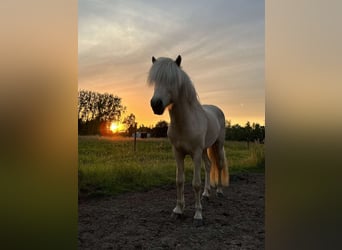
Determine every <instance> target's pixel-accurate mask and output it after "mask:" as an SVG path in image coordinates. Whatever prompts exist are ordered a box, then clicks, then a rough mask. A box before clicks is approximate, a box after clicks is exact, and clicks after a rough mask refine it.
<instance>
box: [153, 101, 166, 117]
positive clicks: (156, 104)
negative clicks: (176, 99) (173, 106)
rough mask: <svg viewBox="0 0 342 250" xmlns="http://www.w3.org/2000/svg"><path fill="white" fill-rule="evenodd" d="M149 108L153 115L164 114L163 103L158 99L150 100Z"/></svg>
mask: <svg viewBox="0 0 342 250" xmlns="http://www.w3.org/2000/svg"><path fill="white" fill-rule="evenodd" d="M151 107H152V110H153V113H155V114H156V115H162V114H163V113H164V109H165V107H164V104H163V101H162V100H161V99H159V98H152V99H151Z"/></svg>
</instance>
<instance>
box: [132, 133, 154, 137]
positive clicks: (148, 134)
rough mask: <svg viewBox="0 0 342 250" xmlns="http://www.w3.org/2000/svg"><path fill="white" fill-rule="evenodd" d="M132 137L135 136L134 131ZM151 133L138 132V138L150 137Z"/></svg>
mask: <svg viewBox="0 0 342 250" xmlns="http://www.w3.org/2000/svg"><path fill="white" fill-rule="evenodd" d="M132 137H134V133H132ZM150 137H151V134H150V133H147V132H137V138H150Z"/></svg>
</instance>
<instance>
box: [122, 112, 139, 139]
mask: <svg viewBox="0 0 342 250" xmlns="http://www.w3.org/2000/svg"><path fill="white" fill-rule="evenodd" d="M122 123H123V124H125V125H126V132H127V134H128V135H129V136H130V135H132V134H133V133H134V132H135V126H136V122H135V115H134V114H133V113H131V114H129V115H128V116H126V117H125V118H124V120H123V122H122Z"/></svg>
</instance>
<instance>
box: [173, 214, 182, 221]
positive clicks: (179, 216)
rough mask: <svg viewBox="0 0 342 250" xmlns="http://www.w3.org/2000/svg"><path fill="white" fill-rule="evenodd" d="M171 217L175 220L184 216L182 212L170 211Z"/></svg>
mask: <svg viewBox="0 0 342 250" xmlns="http://www.w3.org/2000/svg"><path fill="white" fill-rule="evenodd" d="M171 217H172V218H174V219H176V220H181V219H183V218H184V215H183V214H177V213H172V214H171Z"/></svg>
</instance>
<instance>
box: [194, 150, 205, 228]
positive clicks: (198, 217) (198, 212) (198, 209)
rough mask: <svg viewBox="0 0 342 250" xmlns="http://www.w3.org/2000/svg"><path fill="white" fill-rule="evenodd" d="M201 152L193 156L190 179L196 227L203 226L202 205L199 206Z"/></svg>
mask: <svg viewBox="0 0 342 250" xmlns="http://www.w3.org/2000/svg"><path fill="white" fill-rule="evenodd" d="M201 156H202V151H198V152H195V154H194V155H193V161H194V174H193V179H192V187H193V189H194V193H195V216H194V224H195V225H196V226H201V225H203V218H202V204H201V193H200V191H201V158H202V157H201Z"/></svg>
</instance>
